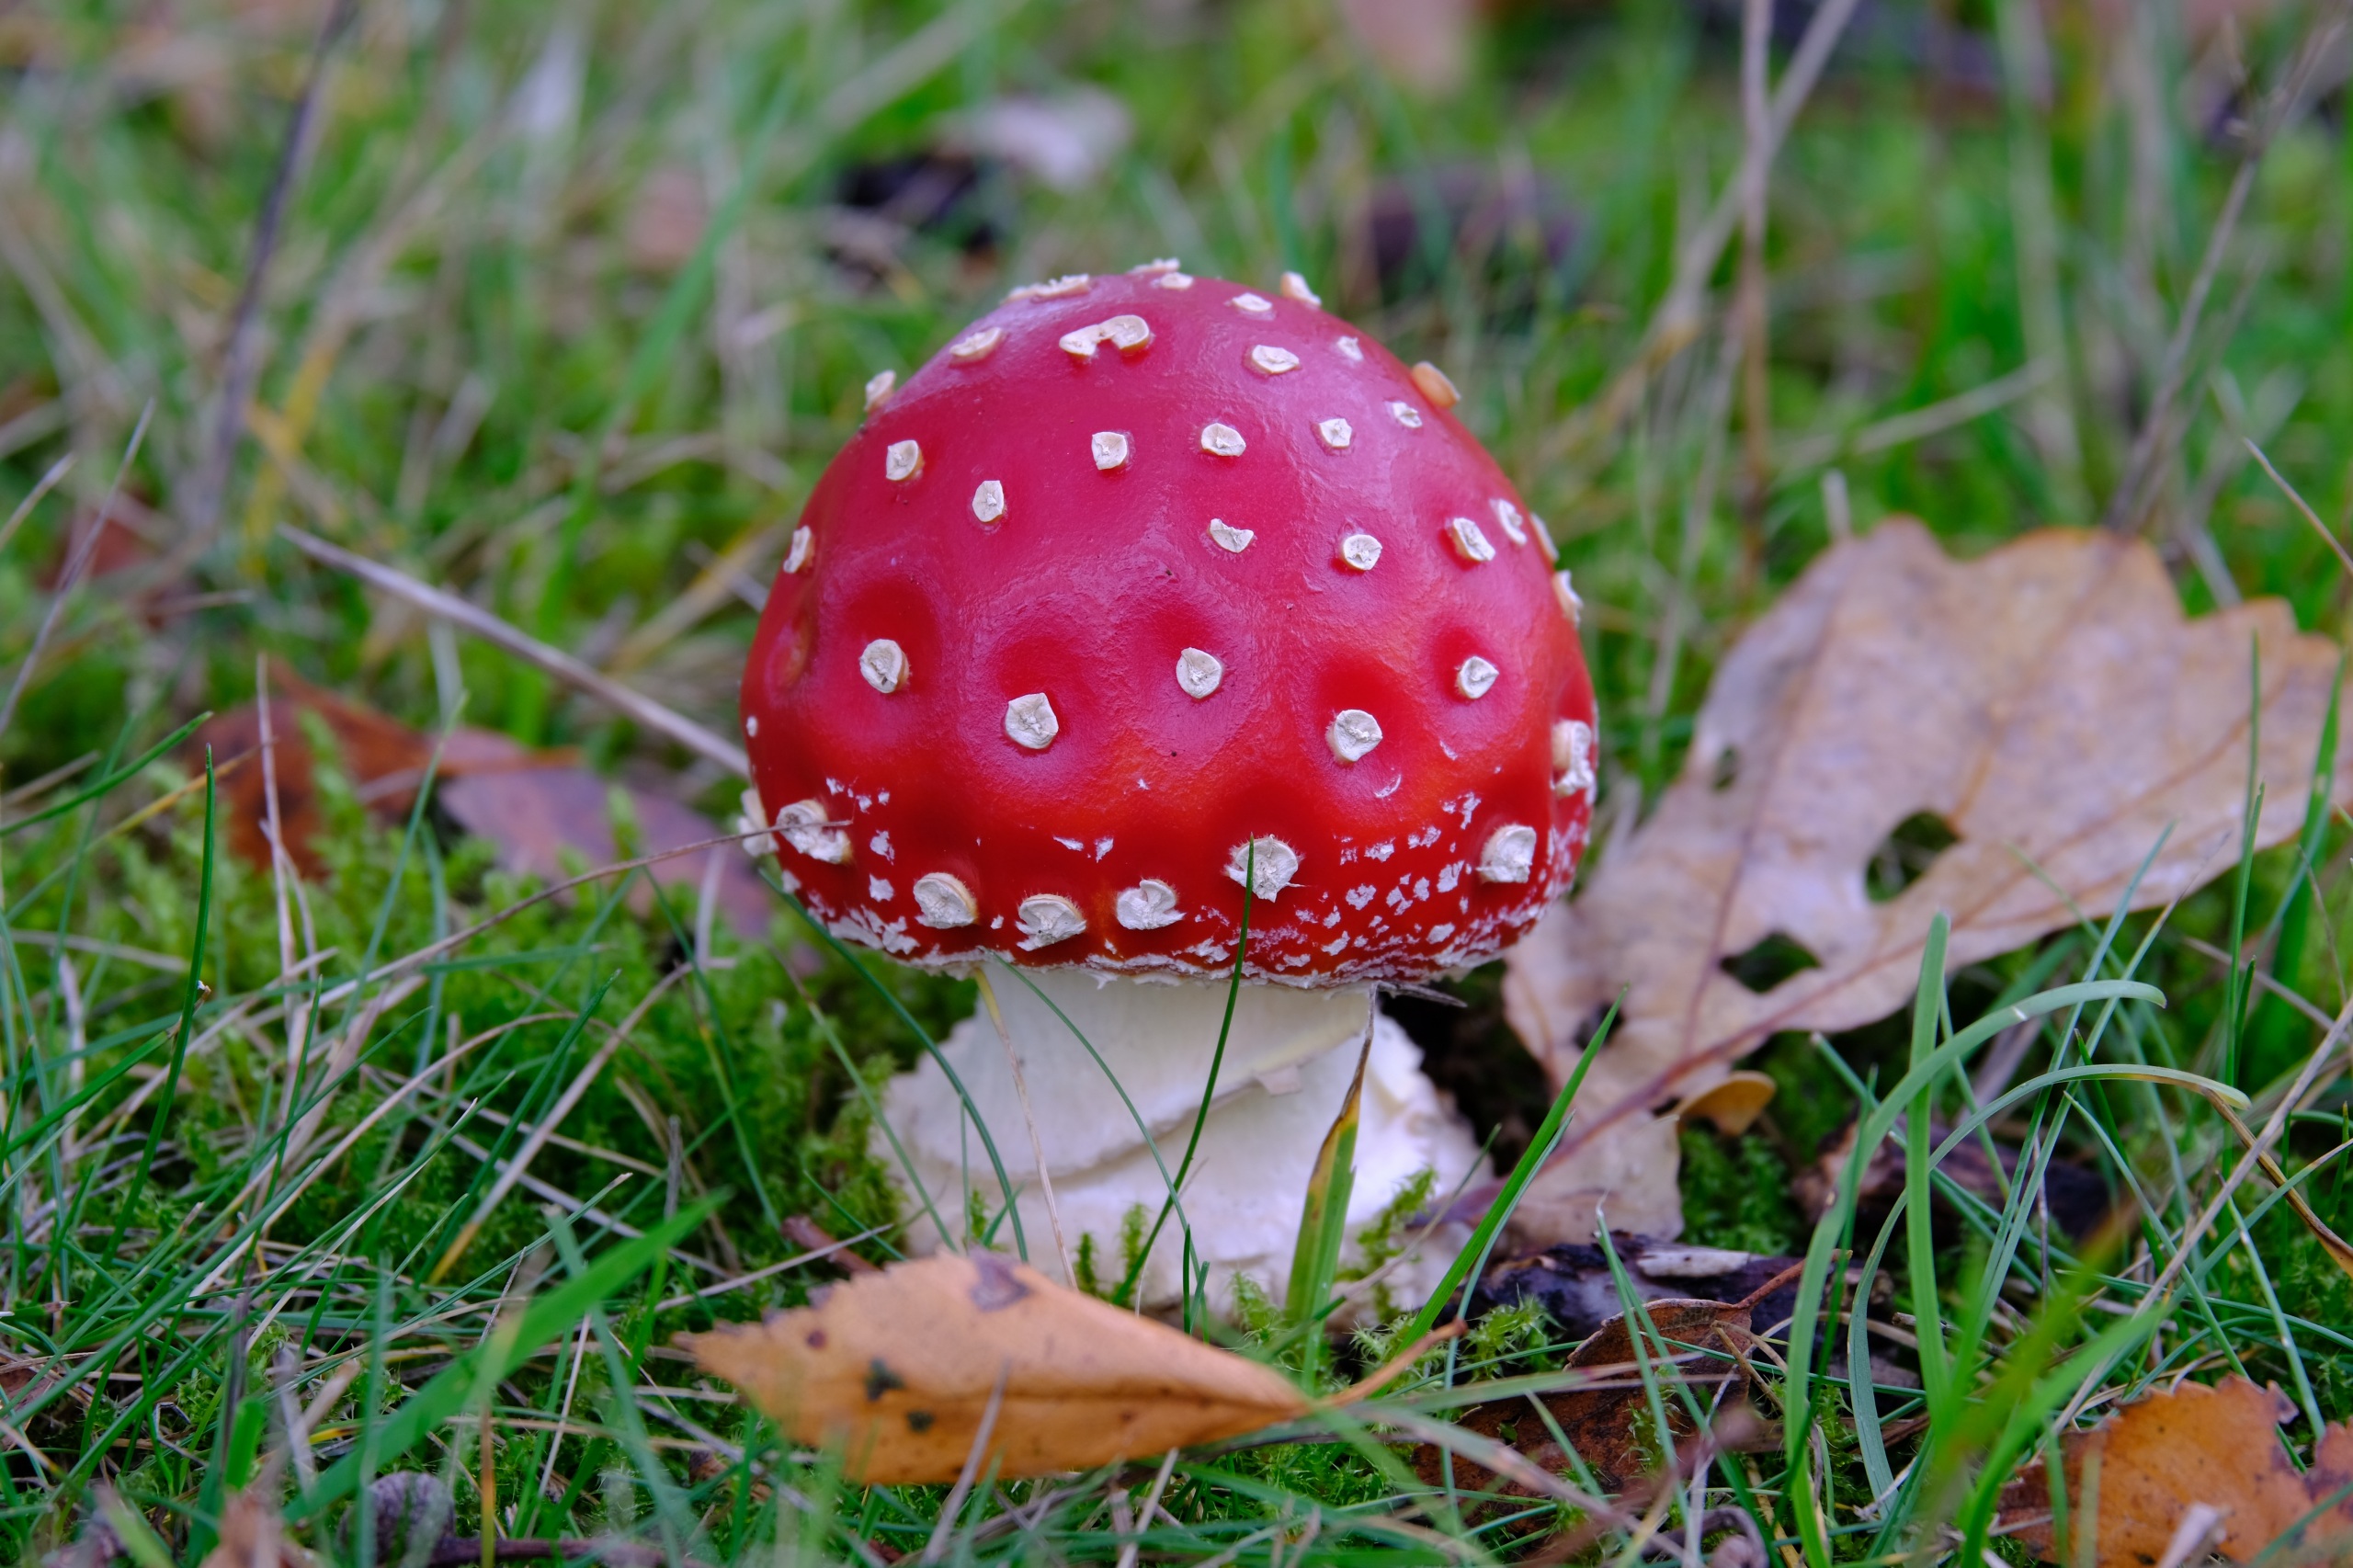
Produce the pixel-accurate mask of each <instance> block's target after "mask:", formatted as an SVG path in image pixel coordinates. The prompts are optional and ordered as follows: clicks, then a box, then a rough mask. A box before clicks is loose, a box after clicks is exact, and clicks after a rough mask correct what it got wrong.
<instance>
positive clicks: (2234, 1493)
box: [1997, 1377, 2353, 1568]
mask: <svg viewBox="0 0 2353 1568" xmlns="http://www.w3.org/2000/svg"><path fill="white" fill-rule="evenodd" d="M2295 1413H2296V1407H2295V1405H2294V1404H2293V1403H2291V1402H2290V1400H2289V1399H2288V1397H2287V1396H2286V1395H2285V1394H2283V1393H2281V1392H2279V1390H2278V1389H2277V1388H2257V1387H2256V1385H2255V1384H2253V1383H2251V1382H2249V1381H2247V1380H2246V1379H2245V1378H2240V1377H2230V1378H2224V1379H2223V1380H2222V1381H2221V1382H2219V1383H2216V1384H2215V1385H2214V1386H2213V1387H2211V1388H2208V1387H2205V1386H2204V1385H2202V1384H2200V1383H2183V1384H2182V1385H2181V1386H2179V1387H2178V1388H2176V1389H2172V1390H2170V1391H2167V1392H2161V1393H2153V1394H2150V1395H2149V1396H2147V1397H2146V1398H2143V1399H2137V1400H2134V1401H2133V1402H2132V1403H2130V1404H2128V1405H2125V1406H2123V1407H2122V1408H2121V1409H2120V1410H2118V1411H2117V1412H2116V1413H2115V1414H2114V1415H2110V1416H2109V1417H2108V1418H2107V1419H2106V1420H2104V1421H2102V1422H2101V1423H2100V1424H2099V1425H2098V1426H2095V1427H2093V1428H2091V1430H2089V1431H2075V1432H2070V1433H2068V1434H2067V1435H2066V1437H2065V1439H2064V1441H2063V1444H2062V1445H2061V1449H2062V1456H2063V1464H2064V1467H2065V1471H2066V1476H2067V1500H2068V1503H2069V1505H2070V1510H2069V1518H2070V1521H2071V1523H2073V1524H2075V1526H2076V1528H2081V1518H2080V1516H2081V1514H2082V1511H2083V1510H2084V1508H2085V1507H2086V1497H2085V1487H2086V1459H2087V1458H2088V1456H2090V1455H2093V1454H2097V1455H2098V1456H2099V1464H2098V1468H2097V1475H2098V1484H2099V1492H2098V1498H2097V1506H2098V1513H2099V1519H2098V1528H2097V1537H2096V1545H2097V1559H2096V1560H2097V1564H2098V1568H2147V1565H2148V1564H2149V1563H2152V1562H2164V1561H2166V1553H2167V1549H2168V1548H2169V1547H2170V1546H2171V1545H2172V1543H2173V1540H2174V1534H2175V1531H2176V1530H2177V1528H2180V1525H2181V1523H2182V1517H2183V1516H2184V1515H2185V1514H2186V1513H2187V1512H2188V1510H2189V1509H2191V1508H2192V1507H2195V1506H2199V1505H2200V1504H2203V1505H2205V1506H2207V1507H2209V1508H2211V1509H2215V1510H2218V1511H2219V1512H2220V1515H2221V1519H2220V1522H2219V1524H2218V1525H2217V1527H2216V1531H2217V1533H2216V1537H2215V1545H2216V1547H2217V1548H2218V1549H2219V1550H2220V1551H2222V1553H2223V1554H2224V1555H2226V1556H2228V1557H2229V1558H2230V1559H2231V1560H2232V1561H2233V1562H2249V1561H2251V1560H2252V1559H2253V1558H2255V1557H2256V1555H2257V1554H2258V1553H2260V1552H2261V1551H2263V1550H2264V1549H2265V1548H2266V1547H2268V1546H2269V1545H2271V1544H2272V1543H2273V1542H2274V1541H2276V1540H2279V1538H2280V1536H2281V1535H2283V1534H2284V1533H2286V1531H2287V1530H2288V1529H2289V1528H2290V1527H2291V1526H2293V1525H2294V1524H2295V1522H2296V1521H2297V1520H2298V1519H2300V1518H2302V1517H2303V1516H2304V1515H2305V1514H2306V1513H2308V1512H2310V1511H2311V1510H2312V1508H2313V1506H2316V1505H2318V1504H2320V1503H2323V1502H2325V1501H2327V1500H2328V1499H2329V1498H2330V1497H2331V1496H2333V1495H2335V1494H2336V1492H2337V1490H2338V1489H2339V1488H2341V1487H2343V1486H2344V1485H2345V1484H2346V1483H2347V1482H2348V1481H2353V1430H2348V1429H2347V1428H2346V1427H2344V1426H2331V1427H2329V1428H2328V1429H2327V1431H2326V1432H2325V1433H2324V1434H2323V1435H2322V1437H2321V1440H2320V1444H2319V1447H2318V1450H2317V1452H2316V1453H2315V1455H2314V1462H2313V1468H2312V1470H2311V1471H2309V1472H2307V1473H2304V1474H2299V1473H2297V1471H2296V1468H2295V1466H2294V1465H2293V1464H2292V1463H2290V1460H2289V1458H2288V1450H2287V1449H2285V1448H2283V1447H2281V1445H2280V1442H2279V1423H2280V1422H2282V1421H2284V1420H2286V1419H2287V1418H2288V1417H2290V1416H2291V1415H2294V1414H2295ZM2051 1518H2052V1510H2051V1494H2050V1471H2049V1467H2048V1465H2047V1464H2046V1463H2045V1462H2044V1461H2042V1460H2032V1461H2030V1462H2029V1463H2028V1465H2027V1466H2026V1467H2025V1468H2024V1469H2023V1470H2021V1471H2019V1472H2018V1477H2017V1479H2015V1480H2014V1481H2012V1482H2011V1483H2010V1484H2009V1485H2008V1486H2007V1487H2006V1488H2005V1489H2004V1490H2003V1493H2002V1503H2001V1512H2000V1515H1999V1517H1998V1521H1997V1528H2002V1529H2003V1530H2005V1531H2006V1533H2009V1534H2014V1535H2016V1536H2017V1537H2018V1540H2020V1541H2022V1542H2024V1543H2025V1544H2026V1545H2028V1546H2030V1547H2032V1548H2033V1549H2034V1550H2035V1551H2038V1552H2040V1554H2041V1555H2042V1557H2043V1559H2044V1560H2045V1561H2046V1562H2056V1561H2058V1558H2057V1557H2056V1556H2055V1555H2054V1552H2055V1550H2056V1548H2055V1546H2054V1543H2053V1541H2052V1523H2051ZM2347 1532H2353V1506H2342V1505H2340V1506H2337V1507H2335V1508H2332V1509H2331V1510H2329V1512H2327V1513H2326V1514H2324V1515H2322V1516H2321V1517H2319V1518H2317V1519H2315V1520H2314V1521H2313V1523H2312V1524H2311V1525H2310V1526H2309V1527H2307V1528H2306V1529H2305V1531H2304V1534H2303V1540H2304V1544H2306V1545H2313V1544H2316V1543H2319V1542H2323V1541H2327V1540H2334V1539H2335V1538H2336V1537H2337V1536H2339V1535H2342V1534H2345V1533H2347ZM2192 1560H2193V1561H2202V1553H2192Z"/></svg>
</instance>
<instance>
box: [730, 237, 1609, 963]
mask: <svg viewBox="0 0 2353 1568" xmlns="http://www.w3.org/2000/svg"><path fill="white" fill-rule="evenodd" d="M1303 294H1304V289H1303V288H1298V289H1293V288H1292V287H1290V283H1289V280H1286V289H1285V290H1284V291H1283V292H1282V293H1281V294H1279V295H1277V296H1275V297H1267V296H1262V295H1259V294H1256V293H1254V292H1252V291H1251V290H1245V289H1243V288H1241V287H1239V286H1237V285H1235V284H1232V283H1225V282H1219V281H1216V280H1213V279H1211V278H1187V277H1186V276H1185V275H1184V274H1183V273H1181V272H1177V271H1176V270H1175V269H1174V266H1173V264H1168V263H1161V264H1155V265H1154V266H1153V267H1142V268H1138V269H1137V270H1136V271H1135V272H1133V273H1130V274H1127V275H1125V276H1120V277H1109V278H1092V279H1084V280H1074V279H1061V280H1057V281H1056V282H1055V283H1052V284H1049V285H1044V286H1041V287H1037V288H1032V289H1028V290H1016V291H1015V293H1014V295H1013V297H1012V298H1011V299H1009V300H1008V301H1006V303H1005V304H1004V305H1002V306H1001V307H1000V308H998V309H997V310H995V312H991V313H990V314H989V315H988V316H986V317H984V318H983V320H982V321H980V322H979V323H977V324H975V325H974V326H973V327H972V329H971V330H970V331H968V332H967V333H965V334H964V335H962V336H961V337H960V338H958V339H957V341H956V342H955V343H953V344H951V345H949V347H948V348H946V349H944V350H943V351H942V352H940V353H939V354H938V355H936V356H934V357H933V358H932V360H931V361H930V363H928V364H927V365H926V366H925V367H924V368H923V369H920V370H918V371H916V372H915V375H914V376H912V377H911V378H909V379H908V381H906V383H905V384H904V386H902V387H900V388H898V389H897V390H896V391H895V392H887V393H886V394H885V396H884V397H883V398H882V399H881V400H880V401H879V402H878V403H877V404H876V405H875V406H874V407H873V408H872V410H871V412H870V415H869V417H868V420H867V423H866V425H865V426H864V427H863V428H862V429H860V430H859V431H858V434H857V436H855V437H853V438H852V439H851V440H850V442H849V443H848V445H847V446H846V447H845V448H844V449H842V451H841V454H840V455H839V456H838V457H836V458H835V460H834V462H833V464H832V465H831V466H830V467H829V468H828V469H827V470H826V471H825V473H824V477H823V478H822V479H821V480H820V481H819V482H818V484H817V487H816V490H815V491H814V493H813V494H812V495H811V496H810V499H809V504H808V507H807V509H806V511H805V512H804V513H803V515H802V517H801V527H800V529H799V530H798V531H797V532H796V534H795V537H794V540H793V543H792V546H791V548H790V551H789V552H788V554H787V557H786V561H785V564H784V567H783V569H782V570H781V571H780V572H779V574H778V576H777V579H776V584H775V586H774V588H773V589H772V590H771V592H770V594H769V597H768V601H767V610H766V612H765V614H764V615H763V616H762V617H761V620H760V629H759V633H758V636H757V638H756V640H755V642H754V644H753V648H752V654H751V660H750V664H749V665H748V667H747V668H746V670H745V677H744V690H743V699H742V709H743V714H744V729H745V744H746V748H747V750H748V751H749V753H750V756H751V760H752V769H753V778H754V781H755V785H756V793H757V797H758V799H759V801H763V802H765V805H764V807H763V817H764V823H763V824H762V825H769V826H772V827H774V829H775V830H776V831H775V833H774V835H773V838H772V842H773V844H774V846H775V849H776V851H777V854H778V862H779V867H780V868H781V869H782V870H783V872H784V877H785V882H786V885H787V886H788V887H790V888H793V889H794V890H795V891H796V892H798V893H799V894H800V896H801V900H802V901H803V903H805V904H806V905H807V906H808V908H809V910H810V912H811V913H812V914H813V915H815V916H816V917H817V918H819V919H821V920H823V921H824V922H825V923H826V924H827V926H829V927H830V928H832V929H833V930H834V931H835V932H836V933H838V934H840V935H842V936H845V937H852V938H855V939H858V940H860V941H863V942H866V943H868V944H869V945H870V946H873V947H876V948H880V949H883V950H885V951H887V952H889V953H891V954H892V956H894V957H896V958H899V959H903V960H907V961H910V962H915V963H924V964H934V965H961V964H969V963H972V962H973V961H975V960H977V959H979V958H980V956H981V955H982V954H983V953H992V954H995V955H997V956H999V957H1002V958H1004V959H1006V960H1010V961H1013V962H1016V963H1021V964H1027V965H1041V966H1042V965H1072V964H1080V965H1085V966H1086V967H1088V968H1091V969H1096V970H1101V971H1115V972H1122V973H1153V972H1158V973H1162V974H1165V975H1170V976H1188V975H1216V974H1222V973H1225V972H1227V971H1229V969H1230V966H1231V965H1232V964H1233V958H1234V951H1235V946H1236V942H1237V939H1238V937H1239V935H1240V926H1241V921H1242V915H1243V903H1244V898H1243V888H1242V886H1241V881H1242V878H1243V875H1244V873H1245V869H1250V870H1251V871H1252V873H1253V874H1254V876H1255V890H1256V896H1255V898H1254V900H1253V902H1252V904H1251V910H1250V928H1249V938H1248V951H1247V954H1246V958H1245V970H1246V972H1248V973H1249V974H1250V975H1251V976H1252V977H1253V978H1255V979H1260V980H1271V981H1277V982H1285V983H1292V984H1299V985H1310V986H1327V985H1353V984H1362V983H1373V982H1381V981H1410V980H1415V979H1422V978H1427V977H1428V976H1430V975H1433V974H1436V973H1439V972H1442V971H1448V970H1450V969H1456V968H1460V967H1461V966H1463V965H1467V964H1472V963H1475V962H1478V961H1480V960H1483V959H1485V958H1488V957H1490V956H1492V955H1493V954H1495V952H1497V951H1499V950H1500V949H1503V948H1504V947H1506V946H1507V945H1508V944H1509V943H1511V942H1512V941H1513V940H1514V939H1516V938H1517V937H1518V936H1519V935H1520V934H1521V933H1522V932H1524V931H1525V930H1526V929H1527V928H1528V927H1529V926H1530V925H1531V924H1533V923H1534V921H1535V920H1536V918H1537V916H1538V915H1540V914H1541V913H1542V911H1543V909H1544V906H1545V905H1546V903H1548V902H1549V901H1550V900H1551V899H1552V896H1553V894H1554V893H1555V892H1557V891H1558V890H1559V888H1560V887H1561V886H1562V884H1563V882H1564V881H1566V879H1567V878H1568V876H1569V874H1570V872H1571V871H1572V870H1573V869H1574V866H1575V862H1576V858H1577V855H1578V853H1579V851H1580V850H1581V849H1582V848H1583V847H1584V845H1585V842H1586V833H1587V829H1588V824H1589V822H1590V818H1591V814H1592V800H1593V766H1592V759H1593V736H1594V731H1593V723H1594V699H1593V687H1592V683H1591V681H1590V680H1589V678H1588V677H1587V676H1586V667H1585V661H1584V658H1583V656H1582V654H1581V653H1580V652H1579V650H1578V645H1577V636H1576V627H1575V613H1576V598H1575V595H1574V592H1573V591H1572V590H1571V589H1570V588H1569V585H1568V581H1567V576H1566V574H1555V571H1554V562H1553V561H1552V541H1551V540H1550V539H1549V538H1547V537H1546V536H1545V534H1544V532H1543V526H1542V524H1541V523H1540V521H1538V520H1537V519H1535V518H1533V517H1529V515H1528V513H1527V512H1526V510H1525V508H1524V507H1523V506H1521V503H1520V500H1519V497H1518V494H1517V493H1516V492H1515V491H1514V490H1513V488H1512V486H1511V484H1510V483H1509V482H1508V481H1506V479H1505V478H1504V476H1503V474H1502V472H1500V471H1499V470H1498V469H1497V468H1496V466H1495V461H1494V460H1492V459H1491V458H1489V457H1488V455H1487V453H1486V452H1485V450H1484V449H1482V448H1481V446H1480V445H1479V443H1478V441H1477V440H1476V439H1475V438H1474V437H1472V435H1471V434H1470V432H1469V431H1467V430H1465V429H1464V428H1463V427H1462V426H1461V424H1460V423H1459V422H1458V421H1457V420H1456V419H1455V417H1454V415H1452V414H1451V413H1449V411H1448V410H1447V408H1446V407H1444V406H1442V405H1441V403H1439V402H1437V401H1433V400H1434V399H1440V400H1443V401H1445V402H1450V401H1451V396H1452V388H1451V386H1450V384H1449V383H1448V382H1446V381H1445V378H1444V377H1442V376H1440V375H1438V373H1437V372H1436V371H1435V370H1434V369H1429V368H1427V367H1422V368H1419V369H1420V370H1421V372H1422V373H1419V374H1417V373H1416V371H1415V370H1409V369H1407V368H1406V367H1405V366H1404V365H1403V364H1401V363H1399V362H1398V361H1397V359H1396V358H1393V357H1392V356H1391V355H1390V354H1389V353H1388V352H1386V351H1385V350H1384V349H1382V348H1381V346H1380V345H1379V344H1377V343H1375V342H1373V341H1372V340H1371V339H1370V338H1369V337H1366V336H1365V335H1362V334H1361V333H1358V331H1356V330H1355V329H1354V328H1352V327H1350V326H1349V325H1348V324H1347V323H1345V322H1343V321H1341V320H1339V319H1337V318H1336V317H1334V316H1332V315H1329V314H1326V313H1325V312H1323V311H1322V310H1320V309H1318V308H1316V307H1315V306H1314V305H1313V304H1312V303H1310V302H1308V301H1307V300H1306V299H1304V298H1301V297H1299V296H1301V295H1303ZM1368 541H1370V542H1368Z"/></svg>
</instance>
